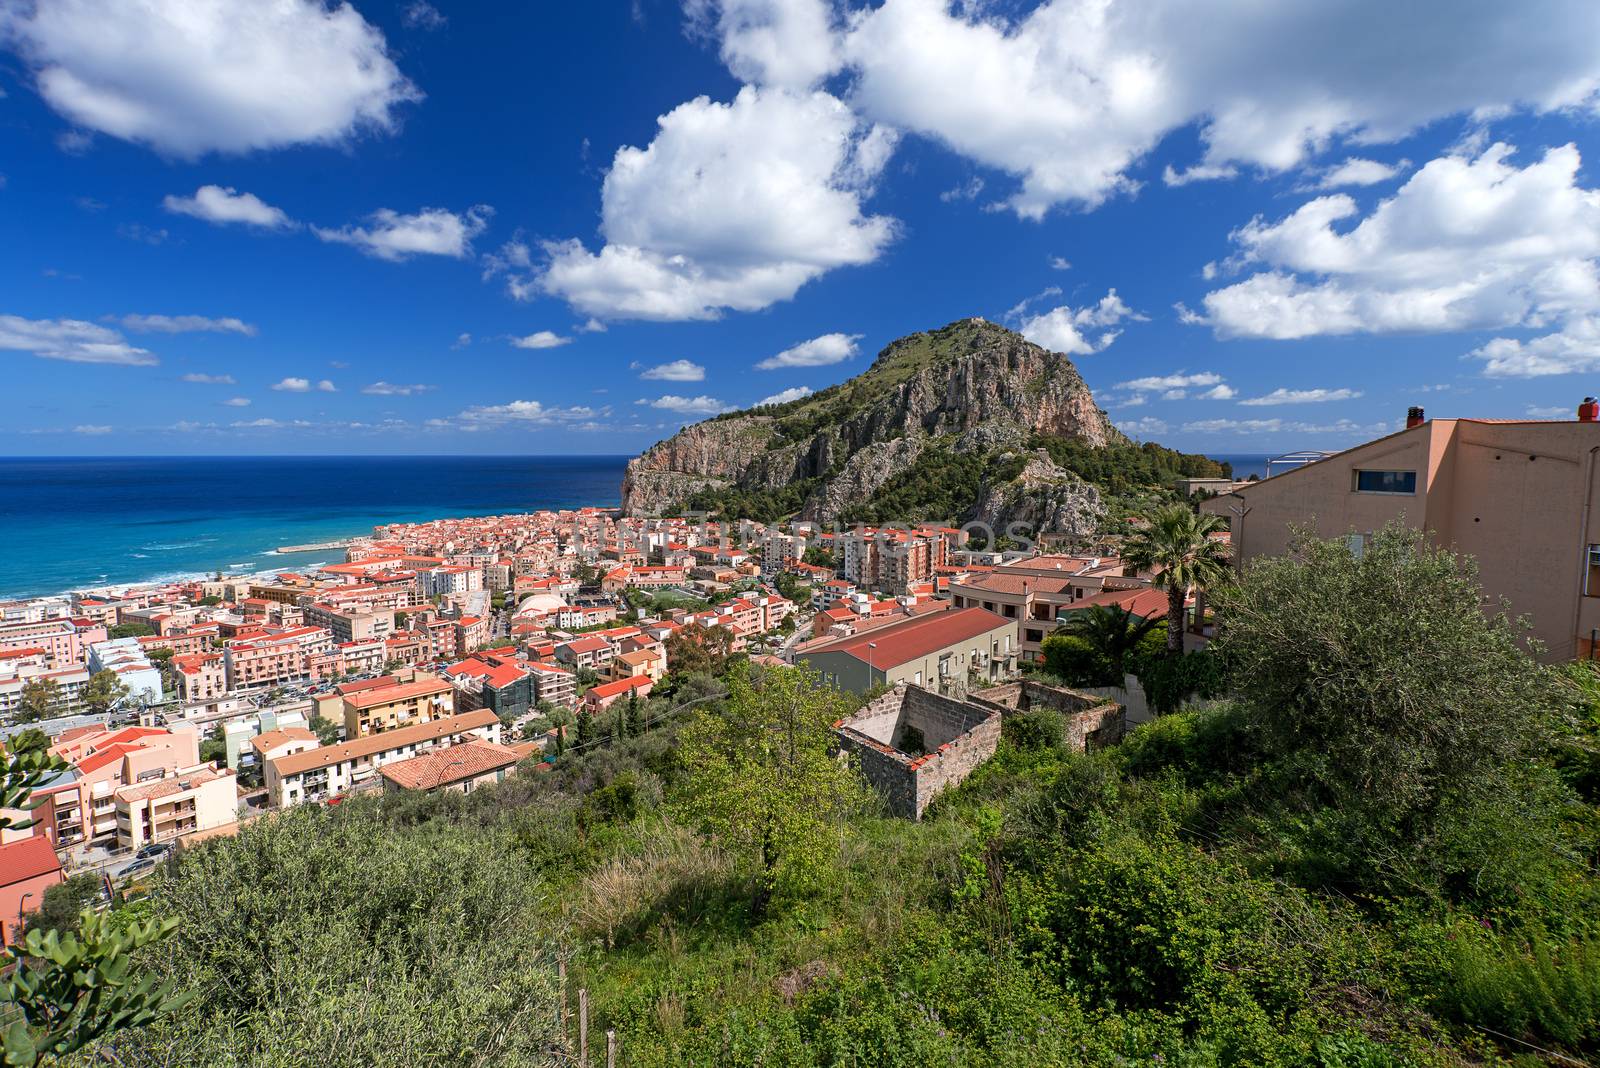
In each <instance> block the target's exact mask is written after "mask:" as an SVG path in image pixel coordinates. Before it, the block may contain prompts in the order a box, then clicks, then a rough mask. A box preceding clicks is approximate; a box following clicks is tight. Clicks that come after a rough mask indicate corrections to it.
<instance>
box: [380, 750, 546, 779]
mask: <svg viewBox="0 0 1600 1068" xmlns="http://www.w3.org/2000/svg"><path fill="white" fill-rule="evenodd" d="M521 759H522V758H521V757H520V756H519V755H518V754H517V753H516V752H515V751H514V750H512V749H510V748H508V747H507V746H503V745H495V744H494V743H493V742H462V743H461V744H459V745H452V746H450V747H448V748H446V749H437V750H434V751H433V752H431V753H423V754H421V755H420V756H414V757H412V758H410V759H409V760H398V761H395V762H394V763H393V764H385V765H384V766H383V767H382V768H380V769H378V774H380V775H382V776H383V777H384V778H385V779H388V780H389V781H390V782H392V783H394V784H395V785H396V786H399V787H403V788H404V789H407V790H431V789H434V788H435V787H439V786H448V785H450V784H451V783H458V782H463V781H465V780H468V779H476V778H477V777H478V776H480V775H487V774H488V773H489V772H491V771H498V770H499V769H501V768H509V767H511V766H513V765H515V764H516V763H517V762H518V761H519V760H521Z"/></svg>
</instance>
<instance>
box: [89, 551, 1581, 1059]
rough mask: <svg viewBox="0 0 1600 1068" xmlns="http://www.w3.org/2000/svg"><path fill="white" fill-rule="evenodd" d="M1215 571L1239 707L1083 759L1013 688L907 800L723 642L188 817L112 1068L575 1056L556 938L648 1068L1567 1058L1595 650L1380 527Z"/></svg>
mask: <svg viewBox="0 0 1600 1068" xmlns="http://www.w3.org/2000/svg"><path fill="white" fill-rule="evenodd" d="M1216 596H1217V598H1218V600H1219V603H1220V605H1221V606H1222V611H1223V612H1224V613H1225V618H1226V620H1227V626H1226V627H1225V628H1224V629H1223V632H1222V634H1221V636H1220V638H1219V639H1218V641H1217V642H1216V643H1214V645H1213V647H1212V648H1211V649H1210V650H1208V651H1207V652H1206V653H1204V654H1189V655H1188V657H1186V658H1183V659H1184V660H1190V659H1194V658H1196V657H1204V658H1206V659H1207V663H1208V664H1210V665H1211V666H1212V667H1213V668H1217V667H1219V666H1220V668H1221V669H1225V670H1226V672H1227V682H1226V686H1225V689H1226V691H1227V692H1228V694H1229V695H1230V696H1229V697H1228V699H1226V700H1224V701H1221V702H1220V703H1218V704H1215V705H1213V706H1212V707H1210V708H1208V709H1206V710H1204V711H1198V710H1188V711H1179V712H1177V713H1175V714H1172V715H1168V716H1164V717H1161V718H1159V719H1157V720H1155V721H1154V722H1152V723H1149V724H1146V725H1145V726H1142V727H1140V728H1139V729H1137V730H1135V731H1134V732H1133V733H1132V734H1131V735H1130V736H1129V737H1128V738H1127V739H1126V740H1125V741H1124V742H1123V743H1122V744H1121V745H1118V746H1114V747H1111V748H1108V749H1104V750H1101V751H1098V752H1094V753H1090V754H1077V753H1072V752H1068V751H1066V750H1065V748H1064V746H1063V742H1062V739H1063V732H1062V721H1061V719H1060V717H1059V715H1057V714H1055V713H1052V712H1048V711H1034V712H1029V713H1022V714H1017V715H1013V716H1010V717H1008V718H1007V720H1006V723H1005V730H1004V736H1003V740H1002V742H1001V746H1000V749H999V752H998V753H997V755H996V756H995V757H994V759H992V760H991V761H989V762H988V763H986V764H985V765H983V766H982V767H980V768H979V769H978V770H977V771H976V772H975V773H974V774H973V775H972V776H970V777H969V778H968V779H967V780H966V781H965V782H964V783H963V784H962V785H961V786H959V787H957V788H956V789H954V790H952V791H950V792H949V793H947V794H945V795H944V796H942V797H941V798H940V799H939V800H938V801H937V802H936V803H935V805H934V806H933V808H932V809H931V810H930V812H929V813H928V816H927V818H926V819H925V820H924V821H923V822H920V823H910V822H906V821H902V820H897V819H892V818H889V817H887V816H885V815H884V814H883V813H882V811H881V810H880V809H878V808H877V807H876V805H875V804H873V803H871V802H870V801H868V800H866V796H865V795H864V794H863V793H862V791H861V790H860V787H859V785H858V784H852V783H851V782H850V781H849V779H848V776H847V775H846V774H845V773H844V772H843V771H842V770H841V769H840V767H839V766H838V765H835V764H833V763H832V762H831V761H828V760H826V759H825V758H824V757H822V756H821V754H822V753H823V747H824V746H825V744H826V740H827V731H828V725H829V723H830V721H831V720H832V718H834V717H835V716H836V715H838V714H839V712H840V711H841V707H847V706H843V705H842V703H841V699H840V698H838V697H837V695H833V694H831V693H828V692H825V691H818V690H816V689H815V685H816V682H815V679H814V677H808V676H805V675H802V674H798V673H796V672H794V671H793V670H790V669H777V670H771V669H767V670H764V669H761V668H760V667H758V666H756V665H752V664H748V663H745V662H743V661H741V660H739V659H738V658H733V659H730V660H729V661H728V662H727V664H726V665H725V668H724V670H725V672H726V678H722V679H719V678H713V677H709V676H684V677H679V678H676V679H674V680H671V682H669V684H668V685H666V686H664V687H662V690H661V691H660V693H659V694H658V695H652V697H651V698H650V699H649V700H648V701H646V702H644V703H643V704H642V706H641V707H639V708H636V709H634V710H633V712H632V713H631V714H630V713H629V712H628V711H626V710H623V709H620V708H619V709H616V710H614V714H613V715H609V716H606V717H601V718H600V719H598V720H596V721H595V722H592V723H591V725H590V733H589V735H588V736H587V737H586V739H585V740H584V742H583V743H582V748H580V749H576V750H569V751H568V752H567V753H565V755H563V756H562V757H561V758H560V759H559V760H558V761H557V762H556V764H555V766H554V767H553V768H552V769H551V770H549V771H548V772H546V773H543V774H537V775H535V774H523V775H520V776H517V777H515V778H512V779H509V780H507V781H506V782H505V783H504V784H502V785H500V786H498V787H492V788H485V789H481V790H478V791H475V792H474V793H473V794H472V795H471V796H468V797H463V796H461V795H459V794H453V793H451V794H433V795H403V796H392V795H391V796H384V797H380V798H372V799H366V800H358V801H353V802H346V803H345V804H343V805H340V806H338V807H337V808H331V809H329V808H313V807H304V808H300V809H297V810H294V811H291V812H288V813H284V814H280V815H275V816H269V817H267V818H265V819H262V820H260V821H258V822H257V823H255V824H253V825H251V826H250V827H248V828H246V829H245V830H244V831H243V832H242V833H241V834H240V835H239V836H238V837H237V838H234V839H223V840H214V841H211V842H206V843H202V844H201V845H200V846H198V847H196V848H194V849H192V850H190V851H187V852H185V853H184V854H182V855H180V856H179V857H178V858H177V859H176V861H175V862H174V863H173V866H172V867H171V869H170V870H168V871H166V872H164V873H163V874H162V875H161V877H160V878H159V879H158V880H157V881H156V884H155V888H154V893H153V895H152V897H151V898H149V899H148V901H147V902H145V903H144V904H142V905H141V906H139V907H140V909H141V910H143V911H142V913H141V914H142V915H146V916H150V917H153V918H157V919H160V918H169V917H171V918H178V919H179V920H181V927H180V929H179V931H178V932H177V933H176V934H175V935H173V936H172V937H170V938H168V939H167V940H165V941H163V942H160V943H158V944H157V945H155V946H152V947H150V948H149V949H148V950H146V951H145V957H144V960H145V965H146V967H148V968H150V969H151V973H152V974H153V975H154V976H155V977H157V978H159V979H169V978H170V979H171V980H173V982H174V984H175V985H176V986H177V987H178V989H180V990H183V991H186V992H187V994H188V996H189V997H191V998H192V999H193V1000H191V1001H190V1002H189V1003H188V1004H186V1005H185V1006H184V1007H182V1008H181V1009H179V1010H177V1011H176V1012H173V1013H171V1014H169V1015H167V1016H164V1017H163V1018H161V1019H159V1020H157V1021H156V1022H155V1023H154V1024H153V1025H152V1026H151V1027H149V1028H147V1029H146V1030H144V1031H142V1032H132V1033H128V1034H125V1035H122V1036H119V1037H117V1038H114V1039H112V1040H110V1046H111V1047H112V1050H113V1052H114V1061H115V1063H120V1064H123V1065H127V1066H130V1068H135V1066H155V1065H176V1064H199V1063H217V1064H224V1063H226V1064H236V1065H252V1066H253V1065H262V1066H265V1065H278V1064H283V1065H287V1064H299V1063H308V1062H312V1061H315V1062H316V1063H326V1064H329V1065H346V1064H350V1065H353V1064H363V1065H369V1064H370V1065H376V1066H390V1065H394V1066H400V1065H406V1066H410V1065H415V1064H435V1065H479V1064H506V1065H543V1064H556V1063H564V1062H562V1061H560V1059H559V1058H558V1057H557V1055H556V1053H555V1047H554V1043H556V1042H557V1034H556V1030H555V1020H556V1016H557V1011H556V1004H557V999H558V994H557V991H556V987H555V986H554V968H555V964H554V962H555V960H556V959H558V958H560V959H565V960H566V961H567V969H568V976H569V980H570V983H571V987H570V990H569V995H570V996H569V1001H568V1004H569V1006H572V1007H574V1008H575V1003H576V997H575V994H576V990H577V988H579V987H583V988H585V989H587V990H588V992H589V999H590V1004H591V1007H592V1012H593V1018H592V1020H591V1024H590V1035H591V1038H592V1039H594V1040H595V1041H596V1042H598V1038H597V1037H596V1036H598V1035H600V1034H601V1033H603V1031H604V1030H605V1029H607V1028H614V1029H616V1031H617V1033H618V1035H619V1037H620V1041H621V1047H622V1060H621V1063H623V1064H626V1065H629V1066H637V1068H657V1066H659V1068H668V1066H673V1068H676V1066H682V1065H697V1066H707V1068H712V1066H716V1068H723V1066H740V1065H763V1066H790V1065H793V1066H806V1068H812V1066H817V1068H820V1066H839V1068H844V1066H866V1065H872V1066H875V1068H876V1066H881V1065H887V1066H891V1068H892V1066H905V1068H913V1066H915V1068H921V1066H925V1065H930V1064H939V1065H956V1066H967V1065H973V1066H977V1065H984V1066H988V1065H1012V1066H1016V1068H1023V1066H1028V1068H1034V1066H1040V1065H1049V1066H1055V1065H1059V1066H1077V1065H1107V1066H1111V1065H1118V1066H1120V1065H1127V1064H1132V1063H1144V1064H1171V1065H1250V1066H1257V1065H1294V1066H1307V1068H1312V1066H1315V1068H1372V1066H1401V1065H1486V1064H1522V1065H1533V1064H1558V1063H1573V1062H1577V1063H1584V1062H1592V1061H1593V1059H1594V1058H1595V1057H1596V1056H1597V1055H1600V878H1597V874H1596V871H1595V864H1596V857H1597V845H1600V818H1597V808H1596V806H1597V804H1600V772H1597V770H1596V769H1597V768H1600V761H1597V758H1596V756H1595V754H1596V752H1597V742H1600V672H1597V671H1596V669H1595V667H1594V666H1593V665H1590V664H1574V665H1569V666H1567V667H1565V668H1561V669H1551V668H1545V667H1541V666H1540V665H1539V664H1538V663H1537V662H1535V661H1534V660H1533V659H1531V658H1530V657H1529V656H1528V655H1527V653H1526V651H1525V650H1524V647H1523V639H1522V637H1521V632H1520V631H1519V630H1518V629H1517V627H1516V625H1515V624H1514V623H1512V622H1511V621H1508V620H1506V619H1503V618H1486V617H1485V616H1484V615H1483V613H1482V611H1481V608H1480V597H1479V591H1478V589H1477V586H1476V584H1475V582H1474V580H1473V577H1472V574H1471V570H1470V567H1463V566H1462V565H1461V564H1460V563H1459V562H1458V561H1457V560H1456V559H1455V558H1454V557H1453V556H1451V555H1450V554H1448V553H1446V552H1443V551H1440V550H1438V549H1434V548H1432V547H1430V546H1429V545H1428V544H1426V543H1425V542H1424V541H1423V540H1422V539H1420V538H1419V537H1418V536H1416V535H1415V534H1413V533H1411V532H1409V531H1404V530H1401V529H1398V528H1392V529H1389V530H1386V531H1384V532H1382V533H1380V534H1379V535H1378V536H1377V538H1376V539H1375V540H1374V542H1373V544H1371V545H1369V546H1367V547H1366V549H1365V551H1364V553H1363V554H1362V556H1361V557H1360V558H1357V557H1355V556H1353V555H1352V554H1351V553H1350V551H1349V549H1348V548H1347V547H1346V546H1345V545H1344V544H1343V543H1341V542H1339V541H1333V542H1326V543H1323V542H1315V541H1309V540H1306V541H1302V542H1301V543H1300V544H1299V545H1298V546H1297V547H1296V552H1295V555H1294V556H1292V557H1289V558H1284V559H1280V560H1269V561H1265V562H1262V563H1260V564H1258V565H1255V566H1254V567H1253V568H1252V569H1251V570H1249V571H1248V572H1247V573H1246V574H1245V575H1244V576H1243V578H1242V580H1241V582H1240V583H1239V584H1238V586H1237V587H1236V588H1232V589H1224V590H1219V591H1217V594H1216ZM1108 622H1109V623H1116V622H1117V621H1108ZM1100 631H1106V632H1107V633H1108V634H1109V635H1110V637H1107V638H1106V639H1105V642H1109V643H1112V644H1116V643H1121V644H1123V645H1126V644H1129V643H1136V644H1137V646H1138V651H1137V653H1136V654H1130V655H1136V656H1137V657H1155V658H1157V659H1164V660H1176V659H1177V658H1173V657H1169V656H1165V654H1161V653H1160V652H1159V651H1157V650H1152V649H1148V648H1147V645H1148V644H1149V643H1150V642H1151V641H1152V640H1153V641H1154V642H1156V643H1159V638H1158V637H1157V636H1156V635H1155V634H1150V635H1147V636H1146V637H1145V639H1143V640H1139V639H1137V638H1136V636H1135V635H1132V634H1129V633H1128V631H1127V621H1126V620H1124V621H1121V624H1120V628H1119V626H1099V627H1091V626H1089V625H1087V624H1086V625H1085V626H1084V627H1082V628H1079V633H1078V637H1079V638H1081V639H1084V640H1086V641H1094V642H1098V641H1100V639H1099V638H1095V635H1096V634H1098V633H1100ZM1179 662H1182V661H1179ZM724 687H727V692H724V689H723V688H724ZM691 702H693V703H692V704H691ZM674 709H676V711H674ZM785 791H788V793H786V792H785ZM786 800H788V801H789V802H790V803H789V804H787V805H786V804H785V801H786ZM591 1059H596V1055H595V1052H594V1050H591Z"/></svg>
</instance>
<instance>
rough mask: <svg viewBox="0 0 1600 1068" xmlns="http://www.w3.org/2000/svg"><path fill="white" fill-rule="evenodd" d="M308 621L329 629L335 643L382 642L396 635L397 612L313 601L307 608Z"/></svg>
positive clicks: (365, 606)
mask: <svg viewBox="0 0 1600 1068" xmlns="http://www.w3.org/2000/svg"><path fill="white" fill-rule="evenodd" d="M305 622H306V625H308V626H312V627H323V628H325V629H327V630H328V632H329V633H331V634H332V635H333V640H334V641H335V642H369V641H374V640H376V641H382V640H383V639H385V638H387V637H389V635H391V634H393V633H394V610H393V609H390V608H379V607H374V606H371V605H368V604H364V603H361V602H354V603H345V604H329V603H328V602H325V601H313V602H311V603H310V604H308V605H306V606H305Z"/></svg>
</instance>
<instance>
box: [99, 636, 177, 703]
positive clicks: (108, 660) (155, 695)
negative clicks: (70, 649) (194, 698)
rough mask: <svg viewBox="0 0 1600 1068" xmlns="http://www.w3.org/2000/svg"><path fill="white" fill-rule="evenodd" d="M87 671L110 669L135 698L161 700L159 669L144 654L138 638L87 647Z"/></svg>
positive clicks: (115, 639)
mask: <svg viewBox="0 0 1600 1068" xmlns="http://www.w3.org/2000/svg"><path fill="white" fill-rule="evenodd" d="M88 667H89V674H90V675H91V676H93V675H96V674H99V673H100V672H102V671H109V672H111V673H112V674H113V675H115V676H117V678H119V679H121V680H122V684H123V685H124V686H126V687H127V688H128V696H129V697H130V698H132V699H133V700H135V701H142V702H156V701H160V700H161V694H162V682H161V672H160V671H159V670H158V669H157V668H156V666H155V665H154V664H152V663H151V662H150V658H149V657H148V656H146V655H145V651H144V647H143V646H141V645H140V644H139V639H138V638H113V639H110V640H109V641H103V642H96V643H95V644H93V645H91V646H89V663H88Z"/></svg>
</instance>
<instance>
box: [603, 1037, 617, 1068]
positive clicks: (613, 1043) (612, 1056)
mask: <svg viewBox="0 0 1600 1068" xmlns="http://www.w3.org/2000/svg"><path fill="white" fill-rule="evenodd" d="M606 1068H617V1033H616V1032H615V1031H607V1032H606Z"/></svg>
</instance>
